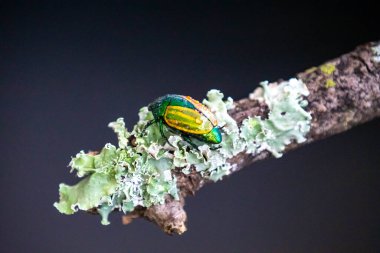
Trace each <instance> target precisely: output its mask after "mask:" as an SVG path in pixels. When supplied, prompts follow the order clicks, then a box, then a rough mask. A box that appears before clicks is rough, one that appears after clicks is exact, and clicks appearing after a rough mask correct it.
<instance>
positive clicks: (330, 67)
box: [319, 63, 335, 76]
mask: <svg viewBox="0 0 380 253" xmlns="http://www.w3.org/2000/svg"><path fill="white" fill-rule="evenodd" d="M319 68H320V69H321V71H322V73H323V74H325V75H327V76H329V75H331V74H332V73H334V71H335V65H334V64H331V63H326V64H323V65H322V66H320V67H319Z"/></svg>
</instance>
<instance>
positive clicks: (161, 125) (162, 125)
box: [158, 121, 174, 148]
mask: <svg viewBox="0 0 380 253" xmlns="http://www.w3.org/2000/svg"><path fill="white" fill-rule="evenodd" d="M158 124H159V128H160V133H161V135H162V137H164V138H165V140H166V142H167V143H168V144H169V145H170V146H172V147H173V148H174V146H173V145H172V144H171V143H170V142H169V139H168V137H166V135H165V134H164V124H163V123H162V121H159V123H158Z"/></svg>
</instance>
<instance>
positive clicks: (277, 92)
mask: <svg viewBox="0 0 380 253" xmlns="http://www.w3.org/2000/svg"><path fill="white" fill-rule="evenodd" d="M262 86H263V89H262V90H257V92H256V93H255V95H254V96H251V97H253V99H261V100H263V101H265V102H266V104H267V105H268V107H269V109H270V112H269V115H268V118H267V119H261V118H259V117H254V118H249V119H246V120H244V121H243V124H242V126H241V128H240V129H239V127H238V125H237V123H236V121H235V120H234V119H233V118H232V117H231V116H230V115H229V114H228V110H229V109H231V108H233V100H232V99H231V98H228V99H227V100H223V97H224V96H223V94H222V93H221V92H220V91H218V90H211V91H209V92H208V94H207V98H206V99H204V100H203V104H205V105H206V106H207V107H208V108H209V109H210V110H211V111H212V112H213V113H214V115H215V117H216V118H217V120H218V123H219V126H220V127H221V129H222V139H223V141H222V143H221V144H220V145H219V146H218V147H215V146H210V145H208V144H206V143H203V142H201V141H198V140H193V141H194V143H195V144H197V145H198V148H193V147H192V146H191V145H189V143H188V142H186V141H185V140H184V139H182V137H181V136H180V135H177V134H174V133H172V132H170V131H168V129H164V131H165V134H166V135H167V136H169V138H168V142H169V143H167V141H166V139H165V138H164V137H163V136H162V135H161V133H160V131H159V127H158V126H157V124H153V125H151V126H150V127H149V128H147V129H145V125H146V124H147V123H148V122H149V121H150V120H152V119H153V115H152V113H151V112H150V111H149V110H148V109H147V107H143V108H141V109H140V112H139V121H138V122H137V124H136V125H135V126H134V127H133V130H132V131H128V130H127V129H126V128H125V123H124V120H123V118H119V119H117V120H116V121H115V122H111V123H110V124H109V127H111V128H112V129H113V130H114V132H115V133H116V135H117V137H118V146H114V145H112V144H106V145H105V147H104V148H103V149H102V150H101V152H100V153H99V154H96V153H85V152H83V151H81V152H79V153H78V154H77V155H76V156H75V157H73V158H72V160H71V162H70V164H69V165H70V166H71V168H72V169H71V171H76V173H77V175H78V177H84V179H82V180H81V181H80V182H79V183H78V184H77V185H74V186H68V185H65V184H61V185H60V201H59V202H57V203H55V204H54V206H55V207H56V208H57V209H58V210H59V211H60V212H61V213H64V214H73V213H74V212H76V211H77V210H89V209H94V208H96V209H97V211H98V213H99V214H100V215H101V216H102V224H104V225H107V224H109V221H108V215H109V213H110V212H112V211H113V210H120V211H122V212H124V213H127V212H130V211H132V210H134V209H135V208H136V207H138V206H141V207H150V206H152V205H157V204H163V203H164V202H165V199H166V197H167V196H168V195H170V196H171V197H172V198H174V199H178V188H177V185H176V183H177V182H176V177H175V176H174V173H173V170H174V169H175V168H177V169H180V170H181V171H182V172H183V173H185V174H188V173H191V171H192V168H194V169H195V171H196V172H198V173H200V175H201V176H202V177H204V178H205V179H207V180H212V181H218V180H220V179H222V178H223V177H224V176H226V175H228V174H230V173H231V171H232V169H233V166H232V165H231V164H230V163H229V162H228V159H229V158H232V157H233V156H235V155H236V154H238V153H240V152H243V151H244V150H245V151H246V152H248V153H258V152H261V151H262V150H268V151H270V152H272V154H273V155H274V156H275V157H280V156H281V155H282V151H283V150H284V148H285V146H286V145H287V144H289V143H290V142H291V141H292V140H296V141H297V142H302V141H305V138H304V136H305V134H306V133H307V132H308V130H309V128H310V119H311V116H310V114H309V113H307V112H306V111H305V110H304V109H303V107H304V106H305V105H306V104H307V103H306V101H305V100H303V99H302V96H307V95H308V91H307V89H306V86H305V85H304V84H303V83H302V82H301V81H299V80H297V79H291V80H289V82H283V83H281V84H279V85H277V86H275V85H268V84H267V83H262ZM131 142H132V143H131Z"/></svg>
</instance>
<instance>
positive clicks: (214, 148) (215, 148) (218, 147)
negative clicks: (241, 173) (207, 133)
mask: <svg viewBox="0 0 380 253" xmlns="http://www.w3.org/2000/svg"><path fill="white" fill-rule="evenodd" d="M221 147H222V146H221V145H219V146H217V147H210V149H211V150H218V149H220V148H221Z"/></svg>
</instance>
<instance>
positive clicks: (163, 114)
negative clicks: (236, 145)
mask: <svg viewBox="0 0 380 253" xmlns="http://www.w3.org/2000/svg"><path fill="white" fill-rule="evenodd" d="M148 109H149V111H151V112H152V114H153V117H154V120H152V121H150V122H148V123H147V125H146V126H145V129H146V128H148V127H149V126H150V125H151V124H153V123H158V126H159V129H160V132H161V135H162V136H163V137H164V138H165V139H166V140H168V139H167V137H166V136H165V134H164V131H163V126H164V125H166V126H167V127H168V128H169V129H170V130H174V131H176V132H179V133H180V134H181V136H182V137H183V138H184V139H185V140H186V141H187V142H188V143H189V144H191V145H192V146H193V147H195V148H196V147H197V146H196V145H195V144H194V143H193V142H192V141H191V139H190V137H194V138H196V139H198V140H201V141H203V142H206V143H210V144H219V143H221V142H222V134H221V132H220V128H219V127H218V122H217V120H216V118H215V116H214V114H213V113H212V112H211V111H210V110H209V109H208V108H207V107H206V106H205V105H203V104H201V103H200V102H199V101H197V100H195V99H193V98H191V97H189V96H182V95H174V94H169V95H165V96H162V97H159V98H157V99H156V100H155V101H153V102H152V103H151V104H149V106H148ZM145 129H144V130H145Z"/></svg>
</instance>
